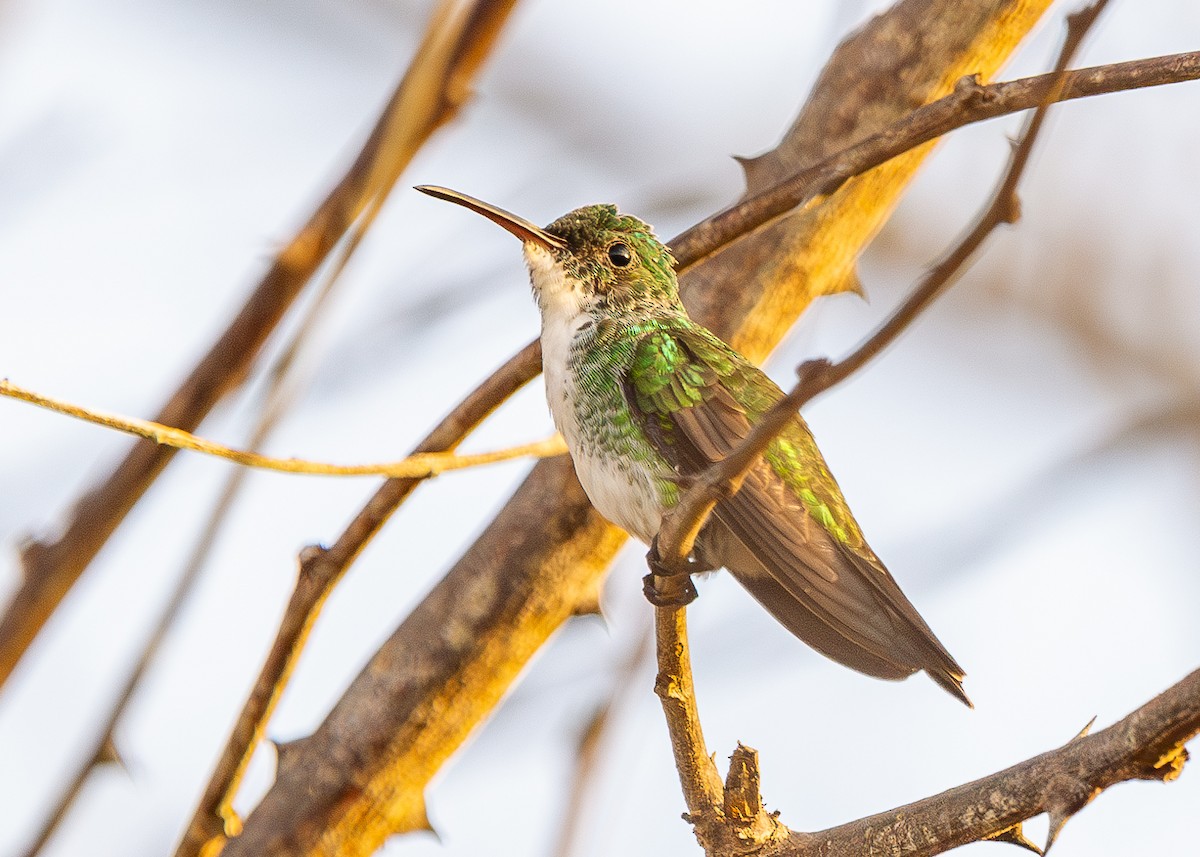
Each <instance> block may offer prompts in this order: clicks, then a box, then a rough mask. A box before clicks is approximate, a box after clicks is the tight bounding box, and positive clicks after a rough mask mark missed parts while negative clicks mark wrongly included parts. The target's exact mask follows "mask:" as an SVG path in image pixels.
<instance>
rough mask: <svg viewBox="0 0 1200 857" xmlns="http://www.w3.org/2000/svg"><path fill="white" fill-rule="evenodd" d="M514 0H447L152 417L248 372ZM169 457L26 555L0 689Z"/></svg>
mask: <svg viewBox="0 0 1200 857" xmlns="http://www.w3.org/2000/svg"><path fill="white" fill-rule="evenodd" d="M515 2H516V0H496V2H487V0H473V1H472V2H465V3H464V2H458V0H443V2H441V3H440V4H439V6H438V8H437V9H436V10H435V12H434V14H433V17H432V18H431V21H430V25H429V28H428V30H427V31H426V34H425V38H424V41H423V42H422V44H421V47H420V48H419V49H418V51H417V54H416V56H415V57H414V59H413V61H412V63H411V65H410V66H409V69H408V71H407V72H406V73H405V75H404V78H403V80H402V81H401V82H400V84H399V86H398V87H397V88H396V90H395V92H394V93H393V95H392V97H391V100H390V101H389V103H388V105H387V106H386V107H385V109H384V111H383V113H382V115H381V116H380V118H379V121H378V122H377V123H376V125H375V128H374V129H373V130H372V132H371V134H370V136H369V137H368V139H367V142H366V143H365V144H364V146H363V148H362V151H361V152H360V153H359V155H358V157H357V159H356V160H355V162H354V164H353V165H352V166H351V167H350V169H349V170H348V171H347V172H346V174H345V176H343V178H342V179H341V180H340V181H339V182H338V184H337V185H336V186H335V187H334V188H333V190H332V191H330V193H329V194H328V196H326V198H325V199H324V200H323V201H322V202H321V204H320V205H319V206H318V207H317V208H316V210H315V211H314V212H313V214H312V215H311V216H310V217H309V219H308V222H307V223H305V225H304V226H303V227H302V228H301V229H300V231H299V232H298V233H297V235H296V236H295V237H294V238H293V239H292V241H291V242H290V243H289V244H288V245H287V246H286V247H285V248H284V249H283V250H282V251H280V253H279V254H278V255H277V256H276V258H275V260H274V261H273V263H272V265H271V267H270V269H269V270H268V271H267V273H266V274H265V275H264V276H263V278H262V280H261V281H260V282H259V284H258V286H257V287H256V288H255V290H254V291H253V292H252V293H251V295H250V297H249V298H248V299H247V301H246V304H245V306H244V307H243V308H242V310H241V311H240V312H239V313H238V315H237V317H236V318H235V319H234V320H233V321H232V322H231V323H230V325H229V327H228V328H227V329H226V331H225V332H224V333H223V334H222V335H221V336H220V337H219V338H218V339H217V341H216V342H215V343H214V344H213V346H212V348H211V349H210V350H209V352H208V353H207V354H206V355H205V356H204V357H203V358H202V359H201V360H200V362H199V363H197V364H196V366H195V368H194V369H193V370H192V372H191V374H190V375H189V376H188V378H187V380H185V381H184V382H183V384H182V385H181V386H180V387H179V389H178V390H177V391H176V392H175V393H174V395H173V396H172V397H171V398H170V400H169V401H168V402H167V404H166V405H165V406H164V407H163V409H162V410H161V411H160V412H159V414H158V416H157V417H156V418H155V422H159V423H162V424H164V425H170V426H177V427H179V428H182V429H184V430H187V431H191V430H194V429H195V428H196V427H197V426H198V425H199V424H200V422H201V421H202V420H203V419H204V417H205V416H207V414H208V413H209V411H211V410H212V408H213V407H214V406H215V405H216V404H217V402H218V401H220V400H221V398H223V397H224V396H225V395H226V394H228V393H229V392H231V391H233V390H234V389H236V388H237V387H238V386H239V385H240V384H241V382H242V380H243V379H244V378H245V377H246V375H247V373H248V372H249V371H250V368H251V365H252V364H253V362H254V360H255V358H256V356H257V355H258V353H259V351H260V350H261V349H262V347H263V345H264V343H265V342H266V340H267V338H268V336H269V335H270V334H271V331H272V330H274V328H275V326H276V325H277V324H278V323H279V321H280V319H282V317H283V316H284V314H285V313H286V312H287V310H288V308H289V307H290V306H291V304H292V302H293V301H294V300H295V299H296V298H297V297H298V295H299V294H300V292H301V291H302V289H303V288H304V286H305V285H306V284H307V283H308V282H309V280H310V279H311V278H312V276H313V274H314V273H315V272H316V271H317V270H318V269H319V268H320V267H321V265H322V264H323V263H324V261H325V260H326V258H327V257H328V256H329V254H330V253H331V252H332V251H333V250H334V248H335V247H337V245H338V242H339V241H340V240H341V238H342V236H343V235H344V234H345V233H346V231H347V230H348V229H350V228H351V226H352V224H354V223H355V221H357V220H358V219H359V217H360V215H361V214H362V213H363V212H364V210H365V209H367V207H368V205H369V204H370V202H371V200H372V199H374V198H377V197H382V196H384V195H386V194H387V193H388V192H389V191H390V190H391V188H392V187H393V185H394V184H395V182H396V180H397V178H399V176H400V173H401V172H402V171H403V169H404V167H405V166H407V164H408V163H409V161H410V160H411V159H412V157H413V155H414V154H415V153H416V152H417V150H418V149H419V148H420V147H421V146H422V145H423V144H424V143H425V141H426V140H427V139H428V138H429V137H430V135H432V134H433V132H434V131H436V130H437V129H438V128H440V127H441V126H442V125H443V124H445V123H446V122H448V121H449V120H450V119H452V118H453V117H454V116H455V115H456V114H457V112H458V109H459V107H460V106H461V105H462V104H463V103H464V102H465V101H466V100H467V98H468V97H469V95H470V82H471V80H472V79H473V77H474V75H475V73H476V72H477V71H478V69H479V67H480V65H481V64H482V62H483V60H484V59H485V58H486V57H487V55H488V54H489V53H490V51H491V48H492V46H493V45H494V44H495V41H496V38H497V36H498V34H499V31H500V28H501V27H502V26H503V24H504V22H505V20H506V19H507V16H508V13H509V11H510V10H511V9H512V7H513V5H514V3H515ZM173 455H174V450H172V449H170V448H167V447H160V446H157V445H155V444H152V443H147V442H139V443H137V444H135V445H134V446H133V447H132V448H131V449H130V451H129V453H128V454H127V455H126V457H125V459H124V460H123V461H122V462H121V463H120V464H118V465H117V467H116V468H115V469H114V470H113V471H112V473H111V474H110V475H109V476H107V477H106V478H105V479H104V480H103V481H102V482H101V483H99V484H97V485H96V486H95V487H93V488H92V489H91V490H89V491H88V492H87V493H86V494H84V495H83V497H81V498H80V499H79V501H78V502H77V503H76V505H75V507H74V509H73V510H72V512H71V516H70V520H69V521H68V523H67V524H66V527H65V529H64V531H63V532H62V534H61V535H60V536H59V537H58V538H57V539H55V540H54V541H52V542H43V541H31V542H29V543H28V544H27V545H25V547H24V550H23V551H22V562H23V565H24V572H25V576H24V580H23V581H22V583H21V587H20V589H19V590H18V591H17V593H16V595H15V596H14V597H13V599H12V601H11V603H10V604H9V605H8V607H7V609H6V611H5V613H4V615H3V617H2V618H0V685H3V684H4V682H5V681H6V680H7V679H8V676H9V675H10V674H11V673H12V671H13V669H14V668H15V667H16V664H17V662H18V661H19V660H20V658H21V656H22V655H23V654H24V653H25V651H26V649H28V648H29V645H30V643H32V642H33V638H34V637H35V636H36V635H37V633H38V631H39V630H40V629H41V627H42V625H44V624H45V622H46V620H47V619H48V618H49V617H50V615H51V614H52V613H53V612H54V610H55V608H56V607H57V606H58V604H59V602H61V601H62V599H63V598H64V597H65V596H66V594H67V592H68V591H69V590H70V589H71V587H72V586H73V585H74V584H75V581H76V580H78V579H79V576H80V575H81V574H83V571H84V569H85V568H87V566H88V564H89V563H90V562H91V561H92V559H93V558H94V557H95V556H96V554H97V553H98V552H99V551H100V549H101V548H102V547H103V546H104V544H105V542H106V541H107V540H108V538H109V536H111V535H112V533H113V532H114V531H115V530H116V528H117V526H118V525H119V524H120V523H121V521H122V520H124V518H125V516H126V515H127V514H128V513H129V511H130V510H131V509H132V508H133V506H134V504H135V503H137V501H138V500H139V499H140V498H141V496H142V494H144V493H145V492H146V490H147V489H148V488H149V487H150V485H151V484H152V483H153V482H154V480H155V479H156V478H157V477H158V474H159V473H161V472H162V470H163V468H164V467H166V465H167V463H168V462H169V461H170V460H171V458H172V456H173Z"/></svg>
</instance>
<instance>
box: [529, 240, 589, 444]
mask: <svg viewBox="0 0 1200 857" xmlns="http://www.w3.org/2000/svg"><path fill="white" fill-rule="evenodd" d="M524 250H525V264H526V265H528V266H529V279H530V281H531V282H532V284H533V293H534V297H535V298H537V304H538V309H540V310H541V312H542V371H543V372H544V374H545V376H546V401H547V403H549V405H550V413H551V414H552V415H553V417H554V424H555V425H556V426H557V427H558V430H559V431H560V432H562V435H563V438H564V439H565V440H566V441H567V445H568V446H569V447H570V448H571V451H572V452H574V451H575V444H576V440H577V439H578V437H579V426H578V422H577V420H576V417H575V409H574V408H573V407H572V406H571V401H572V400H573V399H574V393H575V389H574V388H575V379H574V377H573V375H572V373H571V371H570V368H569V363H570V360H571V346H572V343H573V342H574V341H575V335H576V334H577V333H578V332H579V329H580V328H581V327H583V326H584V325H585V324H587V323H588V322H591V321H593V318H592V315H591V314H590V313H589V312H587V310H586V309H585V298H584V295H583V290H582V287H581V286H580V285H579V284H578V283H573V282H572V281H571V280H569V279H568V278H567V276H566V271H564V270H563V266H562V265H561V264H559V263H558V262H557V261H555V259H554V256H553V255H552V254H551V253H550V251H549V250H546V249H545V248H544V247H542V246H541V245H539V244H535V243H534V242H532V241H527V242H525V246H524Z"/></svg>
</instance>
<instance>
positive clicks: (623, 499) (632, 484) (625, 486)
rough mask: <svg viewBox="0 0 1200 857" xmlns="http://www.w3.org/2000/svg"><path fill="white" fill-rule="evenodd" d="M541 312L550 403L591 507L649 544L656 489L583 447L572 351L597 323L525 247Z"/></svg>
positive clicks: (639, 470) (540, 256)
mask: <svg viewBox="0 0 1200 857" xmlns="http://www.w3.org/2000/svg"><path fill="white" fill-rule="evenodd" d="M525 260H526V263H527V264H528V265H529V274H530V278H531V280H532V281H533V288H534V292H535V294H536V297H537V301H538V307H539V308H540V309H541V312H542V371H543V372H544V374H545V378H546V401H547V403H548V404H549V405H550V413H551V415H552V416H553V417H554V425H555V426H556V427H557V428H558V430H559V432H561V433H562V436H563V439H564V440H565V441H566V442H567V448H568V449H569V450H570V451H571V459H572V460H573V461H574V463H575V473H576V475H577V476H578V477H579V482H580V484H581V485H583V490H584V491H586V492H587V495H588V499H590V500H591V501H592V505H593V506H595V507H596V509H597V510H598V511H599V512H600V514H602V515H603V516H604V517H606V518H608V519H609V520H610V521H612V522H613V523H614V524H616V525H617V526H619V527H621V528H622V529H624V530H626V531H628V532H629V533H632V534H633V535H634V536H637V537H638V538H640V539H641V540H642V541H645V542H649V541H650V539H652V538H653V537H654V534H655V533H657V532H658V527H659V524H660V523H661V522H662V510H661V507H660V502H661V501H660V499H659V496H658V489H657V487H656V485H655V484H654V482H653V480H652V479H651V477H650V474H649V473H648V472H647V471H646V469H645V468H643V467H637V466H635V465H633V463H632V462H623V461H621V460H620V459H619V458H617V457H616V456H612V455H599V454H594V452H595V451H594V450H589V449H588V447H587V446H586V445H585V444H584V443H582V438H581V432H580V426H579V418H578V415H577V414H576V413H575V407H574V401H575V397H576V390H575V374H574V372H573V371H572V369H571V362H572V361H571V357H572V347H573V344H574V342H575V339H576V337H577V336H578V335H579V332H580V330H581V329H583V328H584V327H585V326H587V325H589V324H593V323H595V321H596V319H595V318H594V317H593V316H592V315H591V314H589V313H588V312H587V311H586V310H585V308H584V305H585V299H584V295H582V294H581V293H580V292H579V291H578V289H577V288H575V287H573V286H572V284H570V283H569V282H567V280H566V278H565V277H564V276H563V270H562V268H561V267H560V266H559V265H557V264H556V263H555V262H554V259H553V257H552V256H551V255H550V253H548V252H547V251H546V250H544V249H542V248H541V247H540V246H538V245H537V244H533V243H532V242H531V243H527V244H526V245H525Z"/></svg>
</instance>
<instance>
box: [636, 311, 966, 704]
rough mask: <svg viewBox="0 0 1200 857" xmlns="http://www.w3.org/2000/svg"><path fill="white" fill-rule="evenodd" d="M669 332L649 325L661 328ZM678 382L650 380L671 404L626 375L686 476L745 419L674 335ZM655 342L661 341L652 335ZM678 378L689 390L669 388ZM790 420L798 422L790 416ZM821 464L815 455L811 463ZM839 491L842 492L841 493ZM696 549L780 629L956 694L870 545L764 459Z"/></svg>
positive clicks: (661, 443) (921, 624)
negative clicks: (825, 516) (844, 535)
mask: <svg viewBox="0 0 1200 857" xmlns="http://www.w3.org/2000/svg"><path fill="white" fill-rule="evenodd" d="M666 335H667V334H662V333H658V334H654V336H656V337H659V338H660V339H661V338H662V337H664V336H666ZM675 346H676V347H678V348H679V349H680V353H681V355H682V356H677V357H676V358H675V360H674V365H675V368H676V371H678V372H679V373H681V375H682V376H683V381H681V383H680V384H674V385H673V384H671V383H669V382H664V381H663V380H662V379H659V380H658V381H657V382H656V384H655V390H656V391H657V390H662V391H666V392H665V393H664V396H665V397H667V398H666V401H667V402H668V403H669V407H666V406H663V405H662V403H661V402H660V401H656V400H655V399H654V398H651V397H649V396H647V394H646V389H645V388H646V385H644V384H643V385H642V389H641V390H639V389H638V388H637V387H635V386H634V385H632V384H630V383H627V384H626V393H627V397H628V398H629V400H630V404H631V407H632V408H633V410H634V412H635V413H636V414H638V415H639V416H640V417H641V421H642V425H643V427H644V428H645V431H646V435H647V437H648V438H649V439H650V440H651V442H652V443H653V444H654V445H655V447H656V448H657V449H658V450H659V451H660V453H661V454H663V456H664V457H666V458H667V459H668V460H669V461H670V462H671V463H672V464H673V465H674V466H675V468H676V469H677V470H678V471H679V472H680V473H681V474H684V475H690V474H695V473H698V472H700V471H701V470H703V469H704V468H705V467H707V466H709V465H710V464H712V463H713V462H714V461H718V460H720V459H721V458H723V457H724V456H725V455H727V454H728V453H729V451H730V450H731V449H732V448H733V447H734V446H735V445H736V444H737V443H738V442H739V441H741V440H742V439H743V438H744V437H745V436H746V434H747V433H748V432H749V430H750V418H749V416H748V415H747V411H746V408H744V407H743V406H742V405H741V404H740V403H739V402H738V401H737V400H736V399H735V398H734V395H733V394H732V393H731V392H730V389H729V386H728V385H727V384H725V383H722V378H721V377H720V375H719V374H718V373H717V371H716V370H715V369H713V368H711V367H710V366H708V365H707V364H703V363H700V362H698V361H696V360H694V359H692V360H688V359H686V358H687V356H688V352H687V348H686V341H676V343H675ZM654 347H656V348H658V349H661V348H662V346H661V343H660V344H656V345H655V346H654ZM683 383H686V385H687V386H686V393H687V395H680V394H679V393H678V390H677V389H676V391H675V392H674V393H672V392H671V391H672V390H673V389H674V388H678V387H680V386H681V385H682V384H683ZM796 428H798V429H799V430H803V431H807V429H806V428H805V427H804V426H803V424H802V423H800V422H799V420H797V426H796ZM821 464H822V466H823V462H821ZM839 499H840V498H839ZM712 517H713V520H711V521H710V523H709V525H708V526H707V527H706V528H705V531H704V532H703V533H702V535H701V539H700V542H699V544H698V548H697V551H698V554H700V556H699V559H701V560H702V561H703V562H704V563H705V564H710V565H712V566H713V567H716V566H724V567H725V568H728V569H729V571H730V572H731V573H732V574H733V575H734V577H735V578H737V580H738V581H739V582H740V583H741V584H742V585H743V586H745V587H746V589H747V590H748V591H749V592H750V593H751V594H752V595H753V596H754V597H755V598H756V599H757V600H758V601H759V603H761V604H762V605H763V606H764V607H766V608H767V610H768V611H770V613H771V614H772V615H773V616H775V618H776V619H778V620H779V621H780V622H781V623H782V624H783V625H784V626H785V627H786V628H787V629H788V630H790V631H791V632H792V633H793V634H795V635H796V636H797V637H799V638H800V639H801V640H804V641H805V642H806V643H808V644H809V645H811V646H812V647H813V648H815V649H817V650H818V651H820V652H821V653H822V654H824V655H826V656H827V657H830V658H832V659H833V660H836V661H838V662H839V663H842V664H845V665H846V666H848V667H851V668H853V669H856V670H858V671H860V672H863V673H866V674H868V675H872V676H877V677H879V678H886V679H900V678H905V677H906V676H909V675H911V674H912V673H914V672H916V671H917V670H922V669H923V670H925V671H926V672H928V673H929V675H930V677H931V678H933V679H934V681H936V682H937V683H938V684H940V685H942V686H943V687H944V688H946V689H947V690H948V691H949V692H950V693H952V694H953V695H954V696H956V697H958V698H959V699H961V700H962V701H963V702H966V703H967V704H968V705H969V704H970V702H969V700H967V697H966V695H965V694H964V693H963V690H962V686H961V681H962V678H963V675H964V674H963V671H962V669H961V667H959V666H958V664H957V663H956V662H955V661H954V659H953V658H952V657H951V656H950V654H949V653H948V652H947V651H946V649H945V648H944V647H943V646H942V644H941V643H940V642H939V641H938V639H937V637H935V636H934V634H933V632H932V631H931V630H930V629H929V626H928V625H926V624H925V621H924V620H923V619H922V618H921V617H920V615H919V614H918V613H917V611H916V608H914V607H913V605H912V604H911V603H910V602H909V600H908V599H907V598H906V597H905V596H904V593H903V592H901V591H900V588H899V586H897V585H896V582H895V580H894V579H893V578H892V576H891V575H890V574H889V573H888V571H887V569H885V568H884V566H883V564H882V563H880V562H879V560H878V558H876V557H875V555H874V554H873V553H872V552H871V551H870V548H869V547H867V546H866V545H865V543H862V544H861V546H860V547H857V549H855V548H852V547H850V546H848V545H847V544H845V543H844V542H843V541H840V540H839V539H838V538H837V537H836V536H835V535H834V534H833V533H831V532H830V531H829V529H827V528H826V527H825V526H822V524H821V522H820V521H818V520H817V519H816V518H815V517H814V516H813V515H812V514H811V513H810V512H809V510H808V509H807V508H806V507H805V504H804V503H803V502H802V501H801V499H800V497H798V496H797V494H796V492H795V491H794V490H793V489H792V488H791V487H790V486H789V485H788V484H787V483H786V482H785V481H784V480H783V479H782V478H780V476H779V475H778V474H777V473H776V472H775V470H774V469H773V468H772V467H771V465H770V464H768V463H767V461H765V460H760V461H759V462H758V464H757V465H755V467H754V468H752V469H751V471H750V472H749V473H748V474H747V477H746V480H745V481H744V483H743V484H742V487H741V488H740V490H739V491H738V492H737V493H736V494H734V495H733V496H732V497H729V498H727V499H724V500H722V501H721V502H720V503H718V504H717V506H716V508H715V509H714V511H713V516H712Z"/></svg>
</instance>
